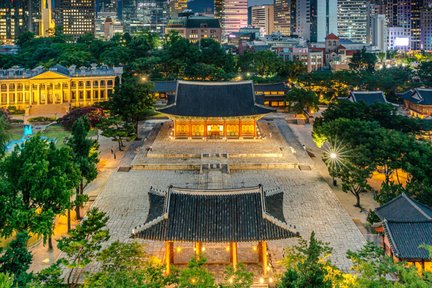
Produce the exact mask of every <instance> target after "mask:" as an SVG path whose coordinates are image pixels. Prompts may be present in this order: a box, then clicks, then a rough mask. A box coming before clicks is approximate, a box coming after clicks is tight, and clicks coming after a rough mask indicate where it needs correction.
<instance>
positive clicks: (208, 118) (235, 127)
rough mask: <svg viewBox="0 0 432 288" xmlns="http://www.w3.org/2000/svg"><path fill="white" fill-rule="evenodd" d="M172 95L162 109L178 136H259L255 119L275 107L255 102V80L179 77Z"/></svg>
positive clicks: (214, 137)
mask: <svg viewBox="0 0 432 288" xmlns="http://www.w3.org/2000/svg"><path fill="white" fill-rule="evenodd" d="M173 98H174V99H171V101H170V99H169V100H168V105H167V106H166V107H164V108H161V109H160V110H159V111H160V112H161V113H163V114H166V115H167V116H168V117H169V118H170V119H172V120H173V122H174V129H173V135H172V136H173V137H174V138H176V139H192V138H197V139H256V138H257V137H258V134H259V133H258V129H257V125H256V122H257V121H258V120H259V119H260V118H261V117H263V116H264V115H265V114H267V113H270V112H273V111H274V109H271V108H268V107H265V106H264V105H260V104H257V103H256V101H255V93H254V86H253V83H252V81H241V82H194V81H178V82H177V89H176V94H175V97H173Z"/></svg>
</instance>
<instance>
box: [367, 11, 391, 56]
mask: <svg viewBox="0 0 432 288" xmlns="http://www.w3.org/2000/svg"><path fill="white" fill-rule="evenodd" d="M370 30H371V44H372V46H375V47H377V48H378V49H379V50H381V51H384V52H385V51H386V50H387V33H388V32H387V23H386V18H385V15H383V14H374V15H372V16H371V28H370Z"/></svg>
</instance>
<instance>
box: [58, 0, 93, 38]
mask: <svg viewBox="0 0 432 288" xmlns="http://www.w3.org/2000/svg"><path fill="white" fill-rule="evenodd" d="M55 10H56V14H57V15H56V22H57V23H56V25H57V26H61V27H62V29H63V33H64V34H65V35H70V36H72V37H74V38H78V37H79V36H81V35H84V34H88V33H91V34H94V33H95V20H96V3H95V1H94V0H61V1H58V4H57V5H56V7H55Z"/></svg>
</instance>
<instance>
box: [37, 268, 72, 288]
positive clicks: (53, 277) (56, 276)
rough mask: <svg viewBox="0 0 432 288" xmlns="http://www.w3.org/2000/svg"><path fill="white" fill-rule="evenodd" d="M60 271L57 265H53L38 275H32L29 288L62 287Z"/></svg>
mask: <svg viewBox="0 0 432 288" xmlns="http://www.w3.org/2000/svg"><path fill="white" fill-rule="evenodd" d="M62 272H63V271H62V269H61V267H60V264H59V263H54V264H52V265H51V266H49V267H47V268H44V269H42V270H41V271H40V272H39V273H37V274H36V275H34V277H33V280H32V282H31V283H30V287H31V288H39V287H40V288H58V287H63V286H64V282H63V279H62V278H61V276H62Z"/></svg>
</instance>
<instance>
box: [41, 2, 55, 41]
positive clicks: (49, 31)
mask: <svg viewBox="0 0 432 288" xmlns="http://www.w3.org/2000/svg"><path fill="white" fill-rule="evenodd" d="M39 27H40V28H39V36H42V37H48V36H52V35H54V32H55V23H54V19H53V2H52V1H51V0H42V5H41V21H40V26H39Z"/></svg>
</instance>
